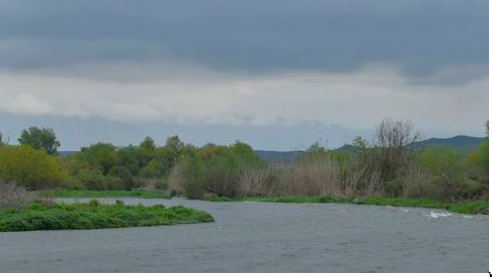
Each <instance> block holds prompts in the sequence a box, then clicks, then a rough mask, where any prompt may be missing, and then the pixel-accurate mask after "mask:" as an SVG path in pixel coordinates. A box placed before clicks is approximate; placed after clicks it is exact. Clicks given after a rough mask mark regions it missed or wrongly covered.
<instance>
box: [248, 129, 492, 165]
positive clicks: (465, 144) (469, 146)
mask: <svg viewBox="0 0 492 277" xmlns="http://www.w3.org/2000/svg"><path fill="white" fill-rule="evenodd" d="M487 139H488V138H486V137H470V136H463V135H460V136H455V137H452V138H430V139H426V140H423V141H419V142H416V143H415V145H414V146H416V147H417V148H420V149H425V148H427V147H430V146H437V145H442V146H451V147H453V148H454V149H455V150H456V151H457V152H458V154H459V155H460V156H461V157H462V158H463V159H464V158H466V156H467V155H468V154H470V153H471V152H472V151H473V150H475V149H477V147H478V145H480V143H482V142H484V141H486V140H487ZM354 150H355V147H354V146H352V145H350V144H346V145H344V146H342V147H340V148H337V149H335V151H349V152H352V151H354ZM256 153H258V155H259V156H260V157H261V158H263V159H266V160H270V161H280V160H294V159H296V158H297V157H299V156H301V155H303V154H304V153H305V151H265V150H256Z"/></svg>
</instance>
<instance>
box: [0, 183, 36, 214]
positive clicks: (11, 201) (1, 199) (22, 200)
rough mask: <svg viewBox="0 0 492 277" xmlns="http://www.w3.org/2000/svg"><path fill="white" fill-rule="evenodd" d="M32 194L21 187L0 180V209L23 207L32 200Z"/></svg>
mask: <svg viewBox="0 0 492 277" xmlns="http://www.w3.org/2000/svg"><path fill="white" fill-rule="evenodd" d="M34 198H35V197H34V195H33V194H32V193H29V192H27V191H26V190H25V189H24V188H23V187H20V186H17V185H14V184H12V183H4V182H0V210H1V209H5V208H15V209H20V208H25V207H27V206H28V205H30V204H31V203H32V202H34Z"/></svg>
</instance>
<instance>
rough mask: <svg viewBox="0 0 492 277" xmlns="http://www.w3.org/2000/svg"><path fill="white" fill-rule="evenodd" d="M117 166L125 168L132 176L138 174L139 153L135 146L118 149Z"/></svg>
mask: <svg viewBox="0 0 492 277" xmlns="http://www.w3.org/2000/svg"><path fill="white" fill-rule="evenodd" d="M117 156H118V157H117V162H116V163H117V165H118V166H123V167H126V168H127V169H128V170H129V171H130V172H131V174H132V175H134V176H136V175H138V173H139V172H140V166H139V152H138V149H137V147H135V146H132V145H130V146H127V147H123V148H120V149H118V153H117Z"/></svg>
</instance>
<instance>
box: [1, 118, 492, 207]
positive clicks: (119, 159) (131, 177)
mask: <svg viewBox="0 0 492 277" xmlns="http://www.w3.org/2000/svg"><path fill="white" fill-rule="evenodd" d="M487 135H488V123H487ZM421 139H422V135H421V133H420V132H419V131H418V130H417V129H416V127H415V126H414V125H413V124H412V122H410V121H407V120H394V119H391V118H388V119H384V120H383V121H382V122H381V123H380V124H378V125H377V127H376V128H375V130H374V139H373V141H368V140H365V139H363V138H361V137H356V138H355V139H354V141H353V143H352V144H351V145H350V146H349V147H348V148H346V149H348V150H330V149H326V148H325V147H323V146H321V145H319V144H318V143H315V144H313V145H312V146H311V147H309V148H308V149H307V151H306V152H305V154H303V155H300V156H299V157H297V158H296V159H294V160H286V161H277V162H271V161H266V160H262V159H261V158H260V157H259V156H258V155H257V154H256V152H255V151H253V149H252V148H251V147H250V146H249V145H247V144H245V143H243V142H240V141H236V142H235V143H233V144H231V145H229V146H224V145H214V144H206V145H204V146H202V147H196V146H193V145H191V144H185V143H183V142H182V141H181V140H180V139H179V138H178V137H177V136H172V137H169V138H168V139H167V140H166V141H165V143H164V144H163V145H158V144H156V143H155V142H154V140H153V139H151V138H149V137H147V138H145V139H144V140H143V141H142V142H141V143H140V144H139V145H137V146H134V145H129V146H126V147H116V146H114V145H112V144H110V143H96V144H93V145H90V146H88V147H83V148H82V149H81V151H79V152H76V153H73V154H72V155H68V156H64V157H62V156H60V155H58V154H57V151H56V150H57V147H59V146H60V142H58V141H57V140H56V136H55V135H54V132H53V130H51V129H39V128H36V127H32V128H29V129H28V130H25V131H24V132H23V133H22V135H21V138H20V139H19V143H20V145H9V143H7V142H6V141H2V139H1V137H0V181H1V182H0V184H9V185H10V186H12V185H13V186H19V187H22V188H24V189H27V190H42V189H59V190H57V191H56V192H55V195H56V196H59V197H64V196H72V195H74V193H76V194H78V195H80V197H103V196H109V195H113V196H115V197H123V196H124V195H127V196H137V197H140V196H142V197H159V198H160V197H167V196H168V195H169V196H175V195H179V196H185V197H188V198H191V199H204V198H210V197H219V198H220V197H225V198H232V199H242V198H245V197H319V196H324V195H332V196H336V197H339V198H348V199H355V198H357V199H370V198H371V197H385V198H398V199H432V200H435V201H440V202H443V203H465V202H470V201H483V200H487V199H488V193H489V184H488V182H489V180H488V140H487V141H485V142H484V143H482V144H481V145H480V146H479V147H478V148H477V149H475V150H474V151H473V152H472V153H471V154H469V155H468V156H467V157H466V160H463V158H462V157H461V156H460V155H459V154H458V153H457V152H456V151H455V149H453V148H452V147H446V146H433V147H421V146H419V145H420V144H418V143H417V142H418V141H420V140H421ZM0 186H1V185H0ZM64 189H69V190H77V191H79V192H68V191H65V190H64ZM9 190H12V189H11V188H9ZM145 190H151V191H152V190H153V191H156V192H148V193H147V192H142V191H145ZM0 191H1V188H0ZM12 191H17V190H12ZM96 191H114V192H112V193H107V192H104V193H98V192H96ZM121 191H127V192H121ZM74 196H75V197H77V195H74ZM2 197H3V198H6V197H7V198H8V197H9V193H4V194H3V196H2V195H0V206H1V203H3V202H5V203H7V202H8V203H11V201H3V200H2V199H1V198H2ZM2 201H3V202H2Z"/></svg>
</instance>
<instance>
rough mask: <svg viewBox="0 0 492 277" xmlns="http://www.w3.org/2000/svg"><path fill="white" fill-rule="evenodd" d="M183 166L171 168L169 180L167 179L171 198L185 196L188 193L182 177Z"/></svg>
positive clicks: (178, 165) (177, 165)
mask: <svg viewBox="0 0 492 277" xmlns="http://www.w3.org/2000/svg"><path fill="white" fill-rule="evenodd" d="M180 167H181V165H180V164H179V163H178V164H176V165H175V166H173V167H172V168H171V171H170V173H169V178H168V179H167V188H166V190H167V192H168V193H169V195H171V196H175V195H184V194H185V192H186V189H185V188H186V187H185V180H184V179H183V176H182V174H181V173H182V170H181V168H180Z"/></svg>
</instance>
